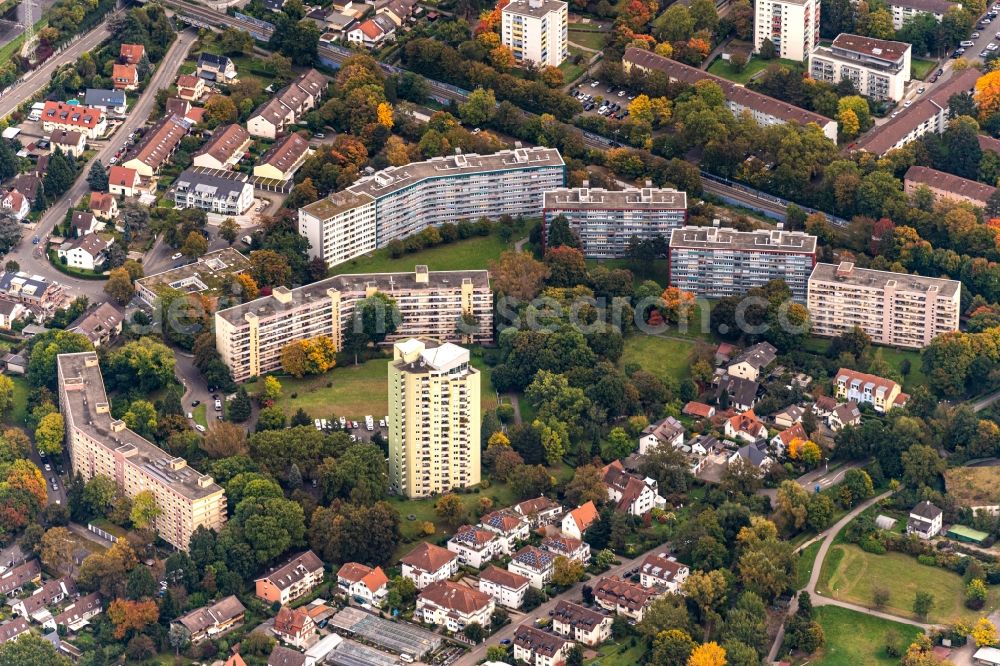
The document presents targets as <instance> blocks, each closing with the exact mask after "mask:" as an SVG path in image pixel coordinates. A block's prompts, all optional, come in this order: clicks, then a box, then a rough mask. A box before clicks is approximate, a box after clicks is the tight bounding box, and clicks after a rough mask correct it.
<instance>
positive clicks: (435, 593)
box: [419, 580, 492, 615]
mask: <svg viewBox="0 0 1000 666" xmlns="http://www.w3.org/2000/svg"><path fill="white" fill-rule="evenodd" d="M419 598H420V599H424V600H425V601H429V602H431V603H433V604H434V605H435V606H438V607H440V608H447V609H448V610H452V611H455V612H457V613H462V614H463V615H469V614H471V613H475V612H478V611H481V610H482V609H483V608H485V607H486V606H488V605H489V604H490V601H491V600H492V597H491V596H490V595H488V594H486V593H485V592H480V591H479V590H476V589H473V588H471V587H469V586H467V585H461V584H459V583H453V582H451V581H450V580H442V581H437V582H435V583H431V584H430V585H428V586H427V587H425V588H424V589H423V591H422V592H421V593H420V597H419Z"/></svg>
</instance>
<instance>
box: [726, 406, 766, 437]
mask: <svg viewBox="0 0 1000 666" xmlns="http://www.w3.org/2000/svg"><path fill="white" fill-rule="evenodd" d="M724 432H725V435H726V437H728V438H730V439H741V440H743V441H744V442H748V443H750V444H752V443H754V442H756V441H757V440H759V439H763V438H765V437H767V426H765V425H764V424H763V423H761V422H760V420H759V419H758V418H757V415H756V414H754V413H753V410H752V409H748V410H747V411H745V412H742V413H740V414H736V415H734V416H732V417H730V418H729V419H728V420H727V421H726V426H725V430H724Z"/></svg>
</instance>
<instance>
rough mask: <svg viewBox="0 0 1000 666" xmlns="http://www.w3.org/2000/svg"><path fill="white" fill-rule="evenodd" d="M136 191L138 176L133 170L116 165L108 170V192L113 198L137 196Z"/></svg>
mask: <svg viewBox="0 0 1000 666" xmlns="http://www.w3.org/2000/svg"><path fill="white" fill-rule="evenodd" d="M138 190H139V174H138V172H136V170H135V169H128V168H126V167H123V166H119V165H117V164H116V165H114V166H112V167H111V168H110V169H108V192H110V193H111V194H113V195H115V196H118V195H122V196H126V197H134V196H138V194H139V191H138ZM91 197H93V195H91Z"/></svg>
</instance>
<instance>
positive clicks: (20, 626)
mask: <svg viewBox="0 0 1000 666" xmlns="http://www.w3.org/2000/svg"><path fill="white" fill-rule="evenodd" d="M30 632H31V627H30V626H29V625H28V621H27V620H25V619H24V618H23V617H18V618H14V619H13V620H11V621H10V622H5V623H3V624H0V645H3V644H4V643H9V642H10V641H16V640H17V639H18V638H20V637H21V636H23V635H24V634H27V633H30Z"/></svg>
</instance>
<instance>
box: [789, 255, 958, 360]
mask: <svg viewBox="0 0 1000 666" xmlns="http://www.w3.org/2000/svg"><path fill="white" fill-rule="evenodd" d="M961 292H962V285H961V283H959V282H958V281H957V280H942V279H940V278H929V277H923V276H921V275H910V274H907V273H893V272H890V271H876V270H871V269H867V268H858V267H856V266H855V265H854V264H853V263H851V262H848V261H845V262H841V263H840V264H816V267H815V268H814V269H813V272H812V275H810V276H809V299H808V308H809V319H810V321H811V322H812V332H813V333H814V334H816V335H825V336H835V335H840V334H841V333H844V332H845V331H849V330H851V329H852V328H854V327H855V326H857V327H859V328H860V329H861V330H863V331H864V332H865V333H867V334H868V335H869V336H870V337H871V339H872V342H875V343H876V344H881V345H890V346H893V347H907V348H911V349H920V348H923V347H926V346H927V345H928V344H930V342H931V340H933V339H934V338H935V337H936V336H938V335H941V334H942V333H948V332H951V331H957V330H958V318H959V307H960V299H961Z"/></svg>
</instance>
